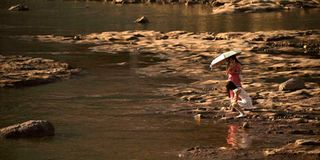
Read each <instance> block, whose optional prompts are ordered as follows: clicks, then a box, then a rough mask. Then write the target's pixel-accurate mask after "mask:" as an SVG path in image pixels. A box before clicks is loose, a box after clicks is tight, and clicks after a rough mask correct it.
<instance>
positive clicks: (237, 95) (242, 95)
mask: <svg viewBox="0 0 320 160" xmlns="http://www.w3.org/2000/svg"><path fill="white" fill-rule="evenodd" d="M226 87H227V92H228V94H229V93H230V92H233V94H234V96H233V97H230V100H231V105H230V106H231V108H234V109H236V110H237V111H238V112H239V113H240V114H239V115H238V116H237V118H241V117H245V116H246V115H245V113H244V112H243V110H242V109H241V108H253V106H252V100H251V98H250V96H249V95H248V93H247V92H246V91H245V90H244V89H243V88H242V87H237V86H236V85H235V84H234V83H233V82H232V81H228V83H227V86H226ZM240 107H241V108H240Z"/></svg>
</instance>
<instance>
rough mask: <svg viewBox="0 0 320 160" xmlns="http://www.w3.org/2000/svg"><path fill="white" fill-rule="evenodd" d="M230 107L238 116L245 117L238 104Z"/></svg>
mask: <svg viewBox="0 0 320 160" xmlns="http://www.w3.org/2000/svg"><path fill="white" fill-rule="evenodd" d="M231 107H232V108H234V109H236V110H237V111H238V112H239V113H240V116H244V115H245V114H244V112H243V111H242V109H241V108H240V106H239V105H238V104H232V105H231Z"/></svg>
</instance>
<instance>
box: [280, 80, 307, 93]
mask: <svg viewBox="0 0 320 160" xmlns="http://www.w3.org/2000/svg"><path fill="white" fill-rule="evenodd" d="M303 88H305V84H304V81H303V80H302V79H300V78H291V79H289V80H287V81H285V82H283V83H281V84H280V85H279V91H295V90H299V89H303Z"/></svg>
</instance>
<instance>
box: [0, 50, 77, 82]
mask: <svg viewBox="0 0 320 160" xmlns="http://www.w3.org/2000/svg"><path fill="white" fill-rule="evenodd" d="M79 71H80V70H79V69H74V68H71V67H70V66H69V65H68V64H67V63H61V62H56V61H54V60H51V59H44V58H33V57H26V56H2V55H0V87H24V86H33V85H39V84H45V83H50V82H53V81H56V80H60V79H67V78H70V77H71V75H72V74H75V73H78V72H79Z"/></svg>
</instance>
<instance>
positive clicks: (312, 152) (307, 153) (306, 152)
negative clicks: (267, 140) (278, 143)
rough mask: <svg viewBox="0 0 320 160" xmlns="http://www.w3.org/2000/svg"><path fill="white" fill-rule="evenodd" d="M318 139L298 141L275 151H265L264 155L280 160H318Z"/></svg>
mask: <svg viewBox="0 0 320 160" xmlns="http://www.w3.org/2000/svg"><path fill="white" fill-rule="evenodd" d="M319 146H320V139H298V140H296V141H295V142H294V143H289V144H287V145H285V146H283V147H280V148H275V149H267V150H265V151H264V155H265V156H267V157H268V159H269V158H272V157H274V158H276V157H278V159H281V158H280V157H281V156H285V157H286V159H287V158H290V157H291V159H292V158H293V159H319V155H320V147H319Z"/></svg>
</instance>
